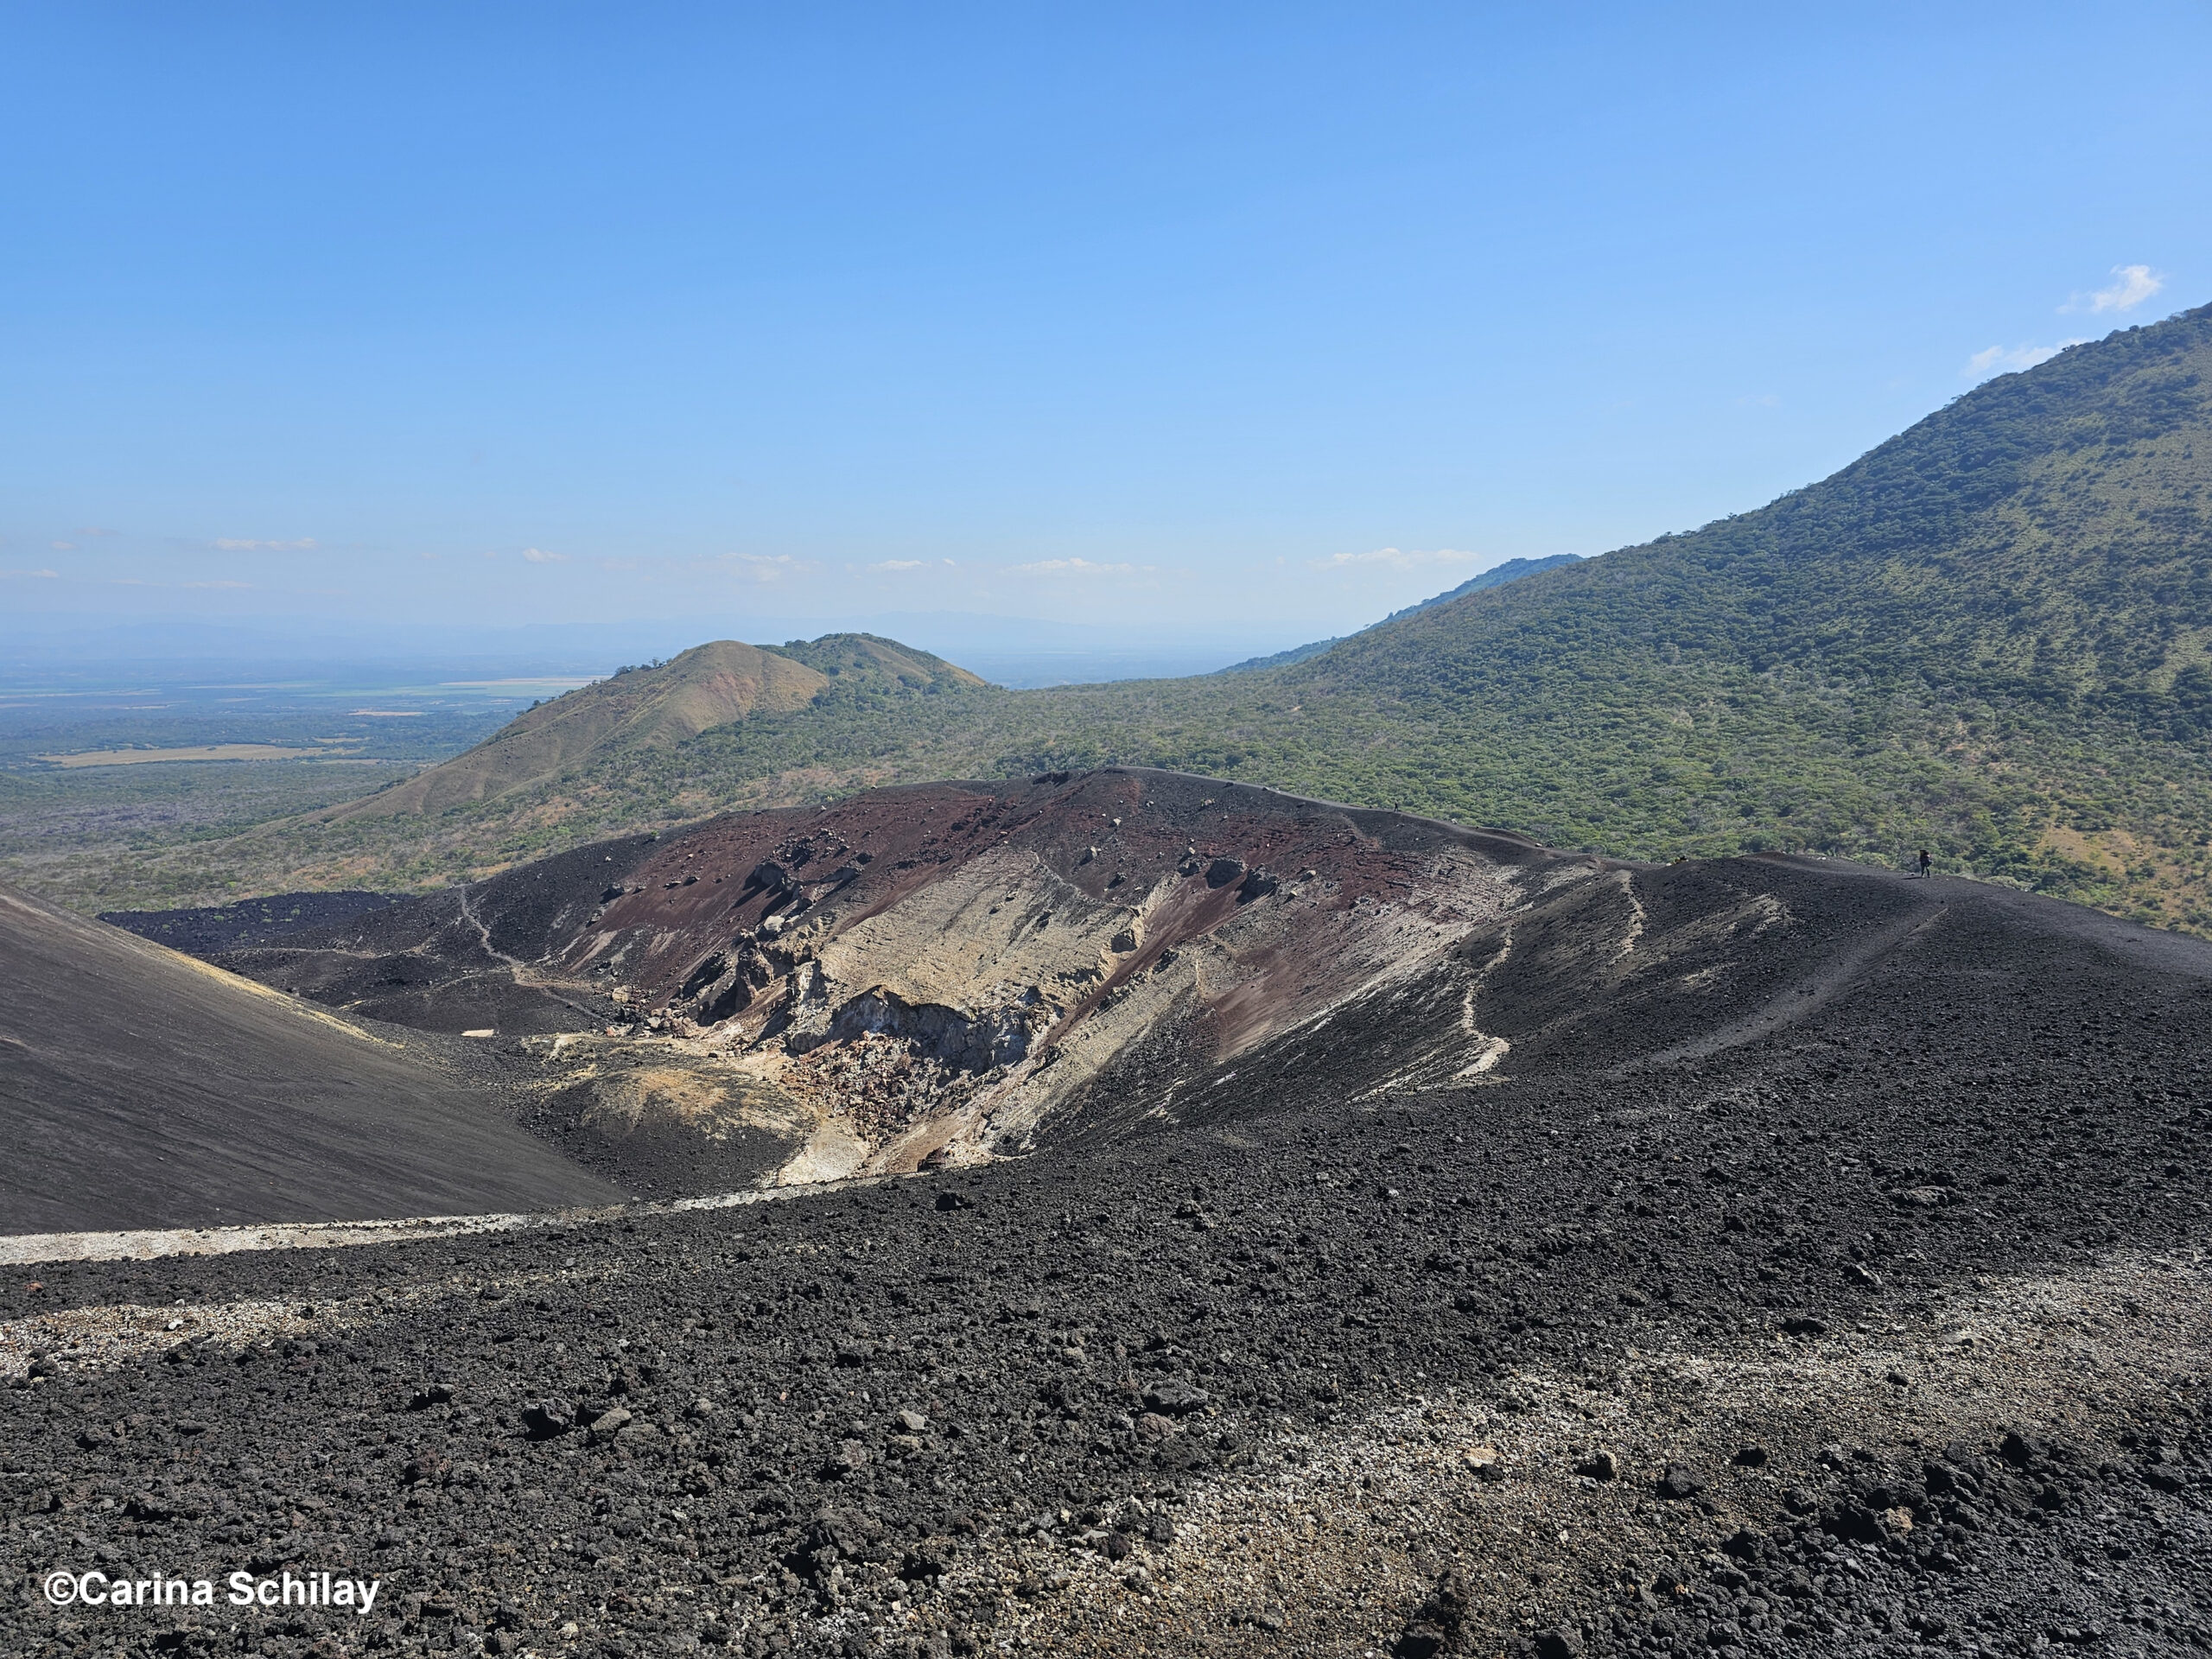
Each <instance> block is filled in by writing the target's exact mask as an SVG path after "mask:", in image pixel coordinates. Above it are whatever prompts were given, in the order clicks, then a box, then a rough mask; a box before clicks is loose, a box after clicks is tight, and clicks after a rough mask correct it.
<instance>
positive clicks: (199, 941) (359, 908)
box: [100, 889, 405, 955]
mask: <svg viewBox="0 0 2212 1659" xmlns="http://www.w3.org/2000/svg"><path fill="white" fill-rule="evenodd" d="M404 897H405V895H404V893H369V892H365V891H363V890H360V889H346V890H344V891H341V892H337V893H272V894H270V895H269V896H268V897H267V898H263V899H240V900H239V901H238V903H237V904H235V905H208V906H200V907H197V908H194V909H189V910H104V911H102V912H100V920H102V921H104V922H109V923H112V924H113V925H115V926H117V927H119V928H122V929H124V931H126V932H130V933H136V934H137V936H138V937H139V938H142V939H151V940H153V941H154V943H155V944H166V945H168V947H169V948H170V949H171V950H184V951H189V952H191V953H193V954H194V955H202V954H205V953H206V952H208V951H211V950H233V949H236V948H238V947H239V946H241V945H250V944H268V943H269V942H270V941H271V940H272V939H279V938H286V937H289V935H291V934H294V933H296V932H298V931H302V930H303V929H308V928H321V927H328V926H330V925H334V924H337V923H343V922H350V921H353V920H354V919H355V918H358V917H361V916H365V915H367V914H369V913H370V912H372V911H378V910H385V909H388V908H390V907H391V906H393V905H396V904H398V903H400V902H401V901H402V899H404Z"/></svg>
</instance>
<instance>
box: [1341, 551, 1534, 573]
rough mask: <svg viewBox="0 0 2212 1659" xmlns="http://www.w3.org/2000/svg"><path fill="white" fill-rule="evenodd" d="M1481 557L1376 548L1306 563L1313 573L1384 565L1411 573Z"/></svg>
mask: <svg viewBox="0 0 2212 1659" xmlns="http://www.w3.org/2000/svg"><path fill="white" fill-rule="evenodd" d="M1481 557H1482V555H1481V554H1479V553H1462V552H1460V551H1459V550H1458V549H1456V548H1450V547H1440V548H1435V549H1433V550H1429V551H1427V552H1403V551H1401V550H1399V549H1397V548H1395V547H1378V548H1376V549H1374V550H1372V551H1371V552H1366V553H1332V554H1331V555H1330V556H1328V557H1327V558H1325V559H1309V560H1307V561H1306V563H1308V564H1310V565H1312V566H1313V569H1316V570H1344V569H1351V568H1353V567H1356V566H1359V565H1370V564H1383V565H1388V566H1389V567H1390V569H1393V570H1414V569H1420V568H1421V566H1423V565H1431V564H1473V563H1476V562H1477V561H1478V560H1479V559H1480V558H1481ZM1492 563H1496V561H1494V560H1493V561H1492Z"/></svg>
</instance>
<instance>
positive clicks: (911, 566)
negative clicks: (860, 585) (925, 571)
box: [868, 559, 952, 570]
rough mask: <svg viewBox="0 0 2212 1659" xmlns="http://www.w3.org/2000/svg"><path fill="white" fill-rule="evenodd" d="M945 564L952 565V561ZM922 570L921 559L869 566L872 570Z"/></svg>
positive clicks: (885, 561)
mask: <svg viewBox="0 0 2212 1659" xmlns="http://www.w3.org/2000/svg"><path fill="white" fill-rule="evenodd" d="M945 563H947V564H950V563H952V561H951V560H950V559H947V560H946V561H945ZM921 568H922V561H921V560H919V559H886V560H884V561H883V562H882V563H880V564H871V565H870V566H868V569H871V570H918V569H921Z"/></svg>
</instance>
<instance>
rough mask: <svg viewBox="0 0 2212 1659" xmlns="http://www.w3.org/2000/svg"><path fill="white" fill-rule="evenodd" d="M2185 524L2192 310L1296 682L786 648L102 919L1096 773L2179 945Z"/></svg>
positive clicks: (2201, 757)
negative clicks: (744, 669)
mask: <svg viewBox="0 0 2212 1659" xmlns="http://www.w3.org/2000/svg"><path fill="white" fill-rule="evenodd" d="M2209 487H2212V308H2205V309H2200V310H2196V311H2192V312H2188V313H2184V314H2183V315H2179V316H2177V317H2174V318H2171V319H2170V320H2168V321H2164V322H2162V323H2158V324H2155V325H2152V326H2151V327H2144V328H2137V329H2130V330H2127V331H2126V332H2123V333H2120V334H2113V335H2112V336H2110V337H2108V338H2107V339H2105V340H2101V341H2097V342H2095V343H2093V344H2090V345H2086V346H2076V347H2075V348H2073V349H2072V350H2069V351H2068V352H2065V353H2061V354H2060V355H2059V356H2058V357H2056V358H2055V359H2052V360H2051V361H2050V362H2048V363H2046V364H2044V365H2041V366H2040V367H2038V368H2036V369H2034V370H2031V371H2029V372H2026V373H2024V374H2016V375H2009V376H2005V377H2004V378H2000V379H1997V380H1993V381H1991V382H1989V383H1988V384H1986V385H1983V386H1980V387H1979V388H1977V389H1975V390H1974V391H1972V392H1969V393H1967V395H1966V396H1964V397H1961V398H1959V399H1958V400H1956V401H1955V402H1954V403H1953V404H1950V405H1948V407H1947V408H1945V409H1943V410H1941V411H1939V412H1937V413H1936V414H1934V415H1932V416H1929V417H1928V418H1927V419H1926V420H1924V421H1922V422H1921V423H1918V424H1917V425H1916V426H1914V427H1913V428H1911V429H1910V430H1908V431H1906V432H1904V433H1902V434H1900V435H1898V436H1897V437H1895V438H1893V439H1891V441H1890V442H1887V443H1885V444H1883V445H1882V446H1881V447H1880V448H1877V449H1875V450H1873V451H1872V452H1871V453H1869V454H1866V455H1865V456H1863V457H1861V458H1860V459H1859V460H1858V461H1854V462H1853V463H1852V465H1850V466H1849V467H1845V468H1844V469H1843V470H1842V471H1841V472H1839V473H1837V474H1835V475H1834V476H1833V477H1831V478H1828V479H1826V480H1822V481H1821V482H1820V483H1818V484H1815V485H1812V486H1808V487H1807V488H1805V489H1802V490H1798V491H1796V492H1793V493H1790V494H1789V495H1786V496H1784V497H1783V498H1782V499H1779V500H1777V501H1776V502H1774V503H1772V504H1770V505H1768V506H1765V507H1763V508H1761V509H1759V510H1758V511H1757V512H1747V513H1744V514H1741V515H1738V516H1737V517H1733V518H1726V519H1723V520H1721V521H1719V522H1718V523H1715V524H1708V525H1707V526H1705V527H1704V528H1702V529H1700V530H1697V531H1691V532H1689V533H1687V534H1683V535H1676V536H1669V537H1661V538H1660V539H1659V540H1657V541H1656V542H1651V543H1646V544H1644V545H1643V546H1638V547H1631V548H1625V549H1623V550H1619V551H1617V552H1613V553H1610V554H1607V555H1606V556H1604V557H1602V558H1598V559H1590V560H1584V561H1580V562H1575V563H1566V564H1562V565H1560V566H1559V567H1558V568H1555V569H1548V570H1545V571H1542V572H1541V573H1538V574H1535V575H1524V576H1523V577H1522V579H1520V580H1518V581H1516V582H1510V583H1509V584H1506V585H1503V586H1498V587H1492V588H1487V589H1483V590H1479V591H1475V592H1471V593H1468V594H1465V595H1463V596H1461V597H1459V598H1457V599H1452V600H1450V601H1448V602H1446V603H1442V604H1439V605H1435V606H1433V607H1427V608H1423V609H1421V610H1418V611H1417V612H1416V613H1413V614H1410V615H1402V616H1400V617H1398V618H1395V619H1394V620H1391V621H1389V622H1387V623H1384V624H1383V625H1381V626H1376V627H1375V628H1372V629H1370V630H1367V631H1366V632H1362V633H1359V634H1357V635H1354V636H1352V637H1351V638H1350V639H1345V640H1343V641H1341V642H1339V643H1338V644H1337V645H1335V646H1333V647H1332V649H1330V650H1328V651H1326V652H1322V653H1320V654H1319V655H1316V656H1313V657H1310V658H1306V659H1304V660H1301V661H1296V662H1292V663H1287V664H1281V665H1278V666H1274V667H1270V668H1262V669H1255V670H1251V671H1246V672H1243V673H1237V674H1225V675H1213V676H1207V677H1200V678H1194V679H1187V680H1163V681H1141V682H1125V683H1116V684H1111V685H1103V686H1075V687H1060V688H1053V689H1051V690H1034V691H1007V690H1001V689H998V688H995V687H990V686H986V685H983V684H982V683H980V682H977V681H976V680H975V679H974V677H972V676H965V675H961V674H959V673H958V672H957V671H951V670H950V669H949V666H948V665H944V664H938V669H941V670H944V672H941V673H939V672H936V671H932V672H931V675H929V676H927V677H924V676H902V675H900V674H897V673H886V672H882V671H876V670H870V671H862V672H841V673H839V674H838V675H836V676H835V677H832V676H831V675H830V674H829V672H828V670H827V667H826V666H821V665H820V664H817V658H816V656H813V655H810V653H817V654H818V653H820V652H823V651H828V652H833V653H834V652H837V651H843V650H850V649H855V647H852V646H850V645H838V644H835V643H833V642H832V641H820V642H816V644H815V645H808V646H798V645H792V646H786V647H784V648H783V649H782V652H781V653H780V654H781V655H783V656H784V657H785V658H789V659H790V660H791V662H793V663H797V664H801V665H804V666H809V667H817V669H818V671H819V672H820V675H821V678H822V680H823V684H821V685H820V686H819V687H818V688H814V689H812V690H810V695H809V696H807V697H806V699H805V700H804V702H802V703H799V704H798V705H796V706H792V705H791V703H790V702H789V701H788V699H786V700H785V702H781V703H776V702H772V700H768V699H762V700H760V701H757V702H755V703H754V704H753V706H752V707H751V708H750V709H749V710H748V711H747V713H746V714H745V715H744V717H743V718H741V719H738V720H736V721H731V722H722V723H715V724H710V725H707V726H704V727H703V728H700V729H698V730H696V732H694V733H691V734H686V735H681V736H672V737H671V738H669V739H668V740H667V741H660V740H658V739H657V740H656V741H651V742H644V741H640V742H632V743H626V744H623V745H621V746H620V747H615V748H613V749H602V750H598V751H595V752H594V753H593V754H592V756H591V757H590V758H589V759H588V760H585V761H583V762H582V763H581V764H579V765H577V766H573V767H567V768H565V769H563V770H559V771H556V772H542V771H541V772H537V773H536V774H534V775H533V776H532V777H531V778H530V779H528V780H527V781H524V782H521V783H518V784H516V785H512V787H508V788H505V790H504V791H503V792H500V793H498V794H497V795H496V796H493V797H490V798H483V799H464V800H461V801H458V802H456V803H454V804H449V805H444V806H440V805H439V804H438V803H437V801H436V800H435V798H426V799H425V804H424V805H423V808H420V809H417V810H413V811H410V812H408V813H405V814H399V815H392V816H386V817H353V818H348V819H346V820H344V821H342V822H339V823H309V822H306V821H297V820H296V821H292V822H289V823H283V824H277V825H270V826H265V827H264V828H263V829H257V830H256V831H254V832H252V833H251V834H250V835H248V836H244V837H239V838H238V839H237V840H235V841H232V842H224V843H219V844H217V845H213V846H209V847H205V848H201V849H190V850H188V851H185V852H181V853H180V854H179V855H178V856H177V857H176V858H175V860H173V861H168V862H166V863H164V862H162V861H156V862H155V863H154V864H153V865H151V866H149V867H147V868H144V869H143V870H142V871H140V872H138V873H137V874H134V875H133V877H132V880H137V881H138V882H140V883H141V884H142V886H141V888H139V889H134V890H133V892H132V893H131V895H130V896H131V897H132V898H133V899H136V900H137V901H139V902H144V901H145V899H146V898H147V893H146V892H145V891H143V887H144V886H145V885H147V884H165V887H166V890H167V891H169V892H172V893H182V892H185V891H191V892H194V893H205V892H213V891H220V890H222V888H221V884H222V883H225V882H236V883H237V884H238V886H237V887H236V888H235V889H234V890H236V891H245V890H249V889H260V890H275V889H277V888H279V887H283V886H287V885H330V886H361V885H370V884H373V883H374V882H377V881H391V880H406V881H429V880H443V879H450V878H451V877H452V876H454V875H458V874H464V873H471V872H477V871H481V870H485V869H488V868H494V867H496V866H498V865H499V864H501V863H504V862H507V861H512V860H514V859H517V858H520V857H524V856H529V855H535V854H537V853H540V852H543V851H546V850H550V849H553V848H555V847H557V846H560V845H564V844H569V843H570V842H575V841H577V840H581V839H584V838H587V837H588V836H596V835H601V834H605V833H608V832H610V831H612V830H613V829H619V828H628V827H638V826H644V825H649V824H653V823H662V822H668V821H673V820H675V819H678V818H682V817H693V816H697V815H699V814H702V813H705V812H709V811H714V810H721V809H723V808H725V807H728V806H746V805H759V804H772V803H779V802H790V801H797V800H806V799H810V798H821V797H824V796H828V795H831V794H835V793H837V792H840V791H845V790H849V789H853V788H856V787H860V786H862V785H869V784H875V783H881V782H887V781H894V780H899V779H922V778H933V777H954V776H977V775H1005V774H1009V773H1014V772H1022V771H1040V770H1047V769H1052V768H1057V767H1059V766H1084V765H1091V764H1099V763H1105V762H1112V761H1129V762H1141V763H1145V764H1151V765H1160V766H1181V767H1187V768H1190V769H1192V770H1196V771H1204V772H1214V773H1219V774H1222V775H1224V776H1230V777H1236V778H1243V779H1250V780H1254V781H1260V782H1267V783H1272V784H1276V785H1281V786H1283V787H1285V788H1288V789H1293V790H1296V791H1301V792H1307V793H1313V794H1319V795H1325V796H1330V797H1333V798H1339V799H1345V800H1351V801H1356V802H1360V803H1363V804H1375V805H1383V806H1400V807H1406V808H1410V809H1413V810H1421V811H1426V812H1433V813H1437V814H1440V815H1443V816H1446V817H1454V818H1458V819H1460V820H1463V821H1467V822H1475V823H1492V824H1499V825H1503V826H1507V827H1510V828H1514V829H1521V830H1524V831H1526V832H1528V833H1529V834H1531V835H1534V836H1539V837H1541V838H1542V839H1544V840H1546V841H1548V842H1552V843H1554V844H1556V845H1562V846H1569V847H1593V848H1599V849H1605V850H1609V851H1613V852H1618V853H1622V854H1628V855H1638V856H1643V857H1649V858H1667V857H1673V856H1676V855H1686V854H1687V855H1700V854H1713V853H1723V852H1732V851H1742V850H1760V849H1793V850H1811V851H1818V852H1829V853H1834V854H1839V855H1847V856H1852V857H1860V858H1876V859H1881V860H1898V861H1901V860H1902V859H1903V858H1904V856H1905V855H1907V853H1908V852H1909V851H1910V849H1913V848H1916V847H1918V846H1921V845H1926V846H1928V847H1929V848H1930V849H1933V850H1934V851H1935V853H1936V857H1937V859H1938V861H1939V862H1940V863H1941V864H1942V866H1944V867H1946V868H1952V869H1966V870H1970V871H1974V872H1976V873H1979V874H1983V875H1986V876H1990V877H1993V878H1996V879H1999V880H2008V881H2012V882H2015V883H2018V884H2020V885H2022V886H2027V887H2037V888H2039V889H2042V890H2044V891H2048V892H2053V893H2060V894H2063V895H2066V896H2069V897H2073V898H2076V899H2082V900H2084V901H2087V902H2090V903H2094V904H2098V905H2101V906H2104V907H2105V908H2107V909H2110V910H2113V911H2115V912H2120V913H2124V914H2128V915H2133V916H2135V917H2137V918H2141V919H2145V920H2155V921H2158V922H2162V923H2164V924H2165V925H2175V926H2182V927H2187V928H2190V929H2191V930H2193V931H2200V932H2207V933H2212V847H2209V846H2208V837H2212V760H2208V753H2209V752H2212V518H2209V517H2208V494H2207V492H2208V488H2209ZM844 638H846V639H854V638H856V637H855V636H846V637H844ZM873 643H874V645H875V646H876V647H878V648H880V649H881V650H883V651H885V652H890V651H892V650H894V649H895V648H894V647H891V646H889V645H884V644H883V643H882V642H873ZM914 655H915V657H916V658H917V659H918V660H921V661H925V662H927V663H935V661H936V659H934V658H927V659H922V658H919V656H918V653H916V654H914ZM677 661H678V662H682V661H683V658H678V659H677ZM670 666H671V667H674V666H675V664H671V665H670ZM494 747H496V743H495V744H493V745H486V746H485V750H480V751H478V752H477V753H479V754H481V753H485V751H486V750H490V749H493V748H494ZM455 764H458V763H455ZM432 775H435V774H432ZM99 899H100V901H101V902H119V900H118V899H117V898H116V897H115V896H114V895H111V894H106V893H103V894H101V895H99Z"/></svg>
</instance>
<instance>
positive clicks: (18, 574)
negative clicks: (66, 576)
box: [0, 570, 61, 582]
mask: <svg viewBox="0 0 2212 1659" xmlns="http://www.w3.org/2000/svg"><path fill="white" fill-rule="evenodd" d="M60 580H61V576H60V572H58V571H54V570H0V581H9V582H59V581H60Z"/></svg>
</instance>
